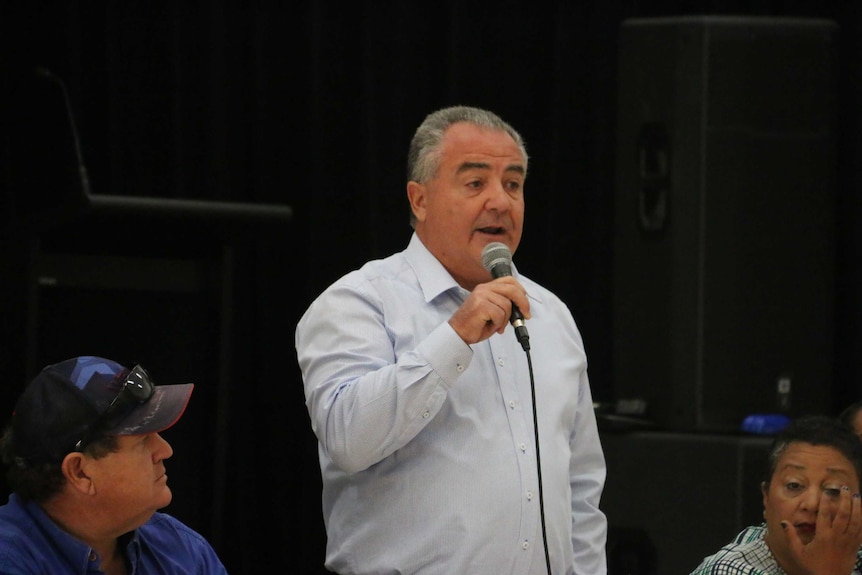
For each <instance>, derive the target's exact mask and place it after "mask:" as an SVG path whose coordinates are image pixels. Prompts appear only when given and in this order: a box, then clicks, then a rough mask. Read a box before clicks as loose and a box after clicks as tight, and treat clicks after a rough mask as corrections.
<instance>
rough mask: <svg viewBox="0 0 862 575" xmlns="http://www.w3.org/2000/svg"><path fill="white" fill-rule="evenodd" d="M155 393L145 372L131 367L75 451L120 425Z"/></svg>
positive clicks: (85, 432)
mask: <svg viewBox="0 0 862 575" xmlns="http://www.w3.org/2000/svg"><path fill="white" fill-rule="evenodd" d="M155 392H156V387H155V385H153V382H152V381H151V380H150V375H149V374H148V373H147V370H145V369H144V368H143V367H141V366H140V365H136V366H135V367H133V368H132V370H131V371H130V372H129V373H128V375H126V380H125V381H124V382H123V388H122V389H120V392H119V393H118V394H117V396H116V397H115V398H114V399H113V400H112V401H111V403H110V405H108V408H107V409H106V410H105V411H103V412H102V415H100V416H99V418H98V419H97V420H96V421H94V422H93V423H92V424H91V425H89V426H88V427H87V429H86V430H85V431H84V435H83V437H81V439H79V440H78V442H77V443H76V444H75V451H83V450H84V449H85V448H86V447H87V445H88V444H89V443H90V442H91V441H92V440H93V438H94V437H95V436H96V434H97V433H98V432H99V431H101V430H104V429H111V428H112V427H114V426H115V425H117V424H118V423H120V422H121V421H122V420H123V418H125V417H126V416H127V415H129V414H130V413H131V412H132V410H133V409H135V408H136V407H138V406H139V405H141V404H143V403H146V402H148V401H149V400H150V398H151V397H152V396H153V394H154V393H155Z"/></svg>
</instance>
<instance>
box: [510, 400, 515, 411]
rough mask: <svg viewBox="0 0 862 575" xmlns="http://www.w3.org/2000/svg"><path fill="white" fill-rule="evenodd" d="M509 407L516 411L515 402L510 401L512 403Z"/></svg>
mask: <svg viewBox="0 0 862 575" xmlns="http://www.w3.org/2000/svg"><path fill="white" fill-rule="evenodd" d="M509 407H511V408H512V409H515V402H514V401H510V402H509Z"/></svg>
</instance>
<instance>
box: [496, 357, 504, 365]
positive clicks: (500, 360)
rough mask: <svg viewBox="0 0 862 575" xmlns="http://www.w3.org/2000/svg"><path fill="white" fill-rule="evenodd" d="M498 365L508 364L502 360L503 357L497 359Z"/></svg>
mask: <svg viewBox="0 0 862 575" xmlns="http://www.w3.org/2000/svg"><path fill="white" fill-rule="evenodd" d="M497 363H499V364H500V365H501V366H503V365H506V362H505V361H503V358H502V357H500V358H497Z"/></svg>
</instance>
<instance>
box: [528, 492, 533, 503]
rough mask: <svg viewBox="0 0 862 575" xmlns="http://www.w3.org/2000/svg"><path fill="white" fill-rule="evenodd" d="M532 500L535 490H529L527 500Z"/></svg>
mask: <svg viewBox="0 0 862 575" xmlns="http://www.w3.org/2000/svg"><path fill="white" fill-rule="evenodd" d="M532 500H533V492H532V491H527V501H532Z"/></svg>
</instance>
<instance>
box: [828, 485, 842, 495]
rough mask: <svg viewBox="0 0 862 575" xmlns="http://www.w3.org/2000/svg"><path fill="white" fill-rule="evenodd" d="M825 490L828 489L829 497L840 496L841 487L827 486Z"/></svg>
mask: <svg viewBox="0 0 862 575" xmlns="http://www.w3.org/2000/svg"><path fill="white" fill-rule="evenodd" d="M824 491H826V495H828V496H829V497H840V496H841V489H840V488H838V487H827V488H826V489H825V490H824Z"/></svg>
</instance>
